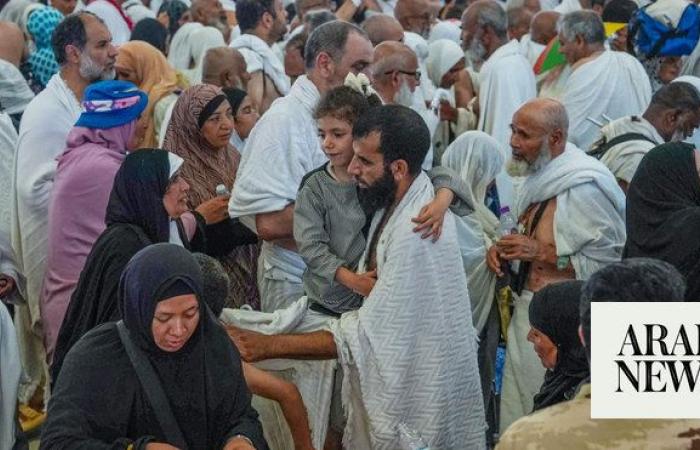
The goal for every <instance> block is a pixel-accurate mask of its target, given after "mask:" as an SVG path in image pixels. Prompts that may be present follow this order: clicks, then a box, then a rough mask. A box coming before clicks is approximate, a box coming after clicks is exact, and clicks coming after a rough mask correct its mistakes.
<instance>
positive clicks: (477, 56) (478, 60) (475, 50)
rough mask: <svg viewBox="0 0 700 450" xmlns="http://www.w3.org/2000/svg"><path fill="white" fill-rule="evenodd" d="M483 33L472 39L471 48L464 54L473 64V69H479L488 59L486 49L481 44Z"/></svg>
mask: <svg viewBox="0 0 700 450" xmlns="http://www.w3.org/2000/svg"><path fill="white" fill-rule="evenodd" d="M480 38H481V33H477V34H476V36H474V38H473V39H472V41H471V43H470V44H469V47H467V50H466V51H465V52H464V56H465V57H466V58H467V59H468V60H469V62H471V65H472V66H473V67H479V66H481V64H483V63H484V58H485V57H486V47H484V44H483V43H482V42H481V39H480Z"/></svg>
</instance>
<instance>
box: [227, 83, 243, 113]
mask: <svg viewBox="0 0 700 450" xmlns="http://www.w3.org/2000/svg"><path fill="white" fill-rule="evenodd" d="M222 90H223V91H224V94H226V97H227V98H228V102H229V103H230V104H231V111H232V112H233V115H234V116H235V115H236V114H238V108H240V107H241V103H243V99H245V98H246V96H247V95H248V93H247V92H246V91H244V90H243V89H238V88H228V87H226V88H223V89H222Z"/></svg>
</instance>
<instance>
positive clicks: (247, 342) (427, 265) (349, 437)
mask: <svg viewBox="0 0 700 450" xmlns="http://www.w3.org/2000/svg"><path fill="white" fill-rule="evenodd" d="M353 139H354V143H353V148H354V151H355V156H354V159H353V161H352V162H351V164H350V167H349V171H350V173H351V174H352V175H353V176H354V178H355V179H356V181H357V183H358V186H359V191H358V196H359V199H360V203H362V204H364V205H366V206H367V208H368V209H369V210H371V211H374V215H373V219H372V225H371V227H370V231H369V238H368V240H369V245H368V246H367V248H366V249H365V253H364V255H363V257H362V260H361V261H360V267H361V270H373V269H376V270H377V273H378V274H379V276H378V280H377V283H376V284H375V285H374V288H373V289H372V292H371V293H370V295H369V296H368V297H367V298H366V299H365V301H364V304H363V306H362V307H360V309H359V310H355V311H351V312H348V313H345V314H343V315H342V316H341V318H340V319H338V320H335V321H332V322H331V323H330V324H329V330H330V331H317V332H312V333H308V334H297V335H275V336H267V335H260V334H257V333H251V332H241V331H239V330H232V333H231V334H232V336H233V338H234V340H235V341H236V342H237V344H238V346H239V348H240V349H241V353H242V355H243V357H244V358H247V359H249V360H260V359H269V358H279V357H282V358H297V359H298V358H302V359H329V358H338V360H339V363H340V364H341V366H342V368H343V373H344V378H345V379H344V381H343V387H342V396H343V404H344V405H348V408H347V409H346V411H347V413H348V417H347V424H346V427H345V436H344V438H343V439H344V443H345V444H346V446H347V447H348V448H357V449H369V448H376V449H395V448H400V447H401V444H400V442H401V439H402V436H401V431H400V430H399V428H400V427H399V425H400V424H401V423H405V424H406V425H407V426H408V427H410V428H413V427H416V428H417V429H418V430H419V431H420V433H421V435H422V437H423V439H424V440H425V442H426V444H427V445H428V446H430V447H431V448H441V449H448V448H461V449H462V448H463V449H478V448H484V445H485V443H484V437H485V433H484V425H485V423H484V413H483V405H482V398H481V392H480V391H481V389H480V386H479V385H480V382H479V375H478V368H477V362H476V336H475V331H474V328H473V327H472V326H471V322H470V321H471V308H470V306H469V298H468V293H467V289H466V277H465V274H464V271H463V270H462V266H461V260H460V254H459V250H458V248H459V247H458V244H457V236H456V228H455V222H454V218H453V217H452V216H451V215H450V214H448V215H447V216H446V217H445V223H444V229H443V233H442V236H441V238H440V240H439V241H437V242H436V243H431V242H428V241H426V240H423V239H420V237H419V236H418V235H417V234H416V233H414V232H413V226H412V224H411V218H412V217H414V216H415V215H416V214H418V212H419V211H420V209H421V208H422V205H424V204H425V203H426V202H428V201H430V199H431V198H432V197H433V186H432V184H431V183H430V180H429V179H428V177H427V175H426V174H424V173H422V171H421V162H422V161H423V158H424V157H425V154H426V152H427V150H428V148H429V146H430V135H429V133H428V129H427V127H426V126H425V125H424V123H423V121H422V119H421V118H420V116H419V115H418V114H416V113H415V111H412V110H410V109H409V108H405V107H403V106H398V105H388V106H382V107H379V108H375V109H373V110H372V111H370V112H369V113H367V114H365V115H364V116H362V117H360V118H359V119H358V121H357V122H356V123H355V126H354V128H353ZM409 392H410V395H407V393H409Z"/></svg>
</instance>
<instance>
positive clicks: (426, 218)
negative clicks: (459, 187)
mask: <svg viewBox="0 0 700 450" xmlns="http://www.w3.org/2000/svg"><path fill="white" fill-rule="evenodd" d="M453 199H454V193H453V192H452V191H451V190H449V189H447V188H441V189H438V191H437V194H436V195H435V198H434V199H433V201H431V202H430V203H428V204H427V205H425V206H424V207H423V208H421V210H420V213H418V217H415V218H413V219H411V220H412V221H413V223H416V224H418V225H417V226H416V227H415V228H414V229H413V231H414V232H416V233H423V234H421V238H423V239H427V238H429V237H431V236H432V238H433V242H436V241H437V240H438V239H440V234H442V223H443V221H444V220H445V214H447V210H448V209H449V207H450V205H451V204H452V200H453Z"/></svg>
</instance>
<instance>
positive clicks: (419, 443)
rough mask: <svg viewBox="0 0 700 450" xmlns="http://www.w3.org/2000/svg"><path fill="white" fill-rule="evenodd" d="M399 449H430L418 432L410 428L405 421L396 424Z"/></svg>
mask: <svg viewBox="0 0 700 450" xmlns="http://www.w3.org/2000/svg"><path fill="white" fill-rule="evenodd" d="M397 428H398V430H399V442H400V443H401V450H430V447H428V444H426V443H425V441H424V440H423V438H422V437H421V435H420V433H419V432H418V431H416V430H414V429H412V428H410V427H409V426H408V425H407V424H406V423H405V422H401V423H400V424H399V425H398V427H397Z"/></svg>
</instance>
